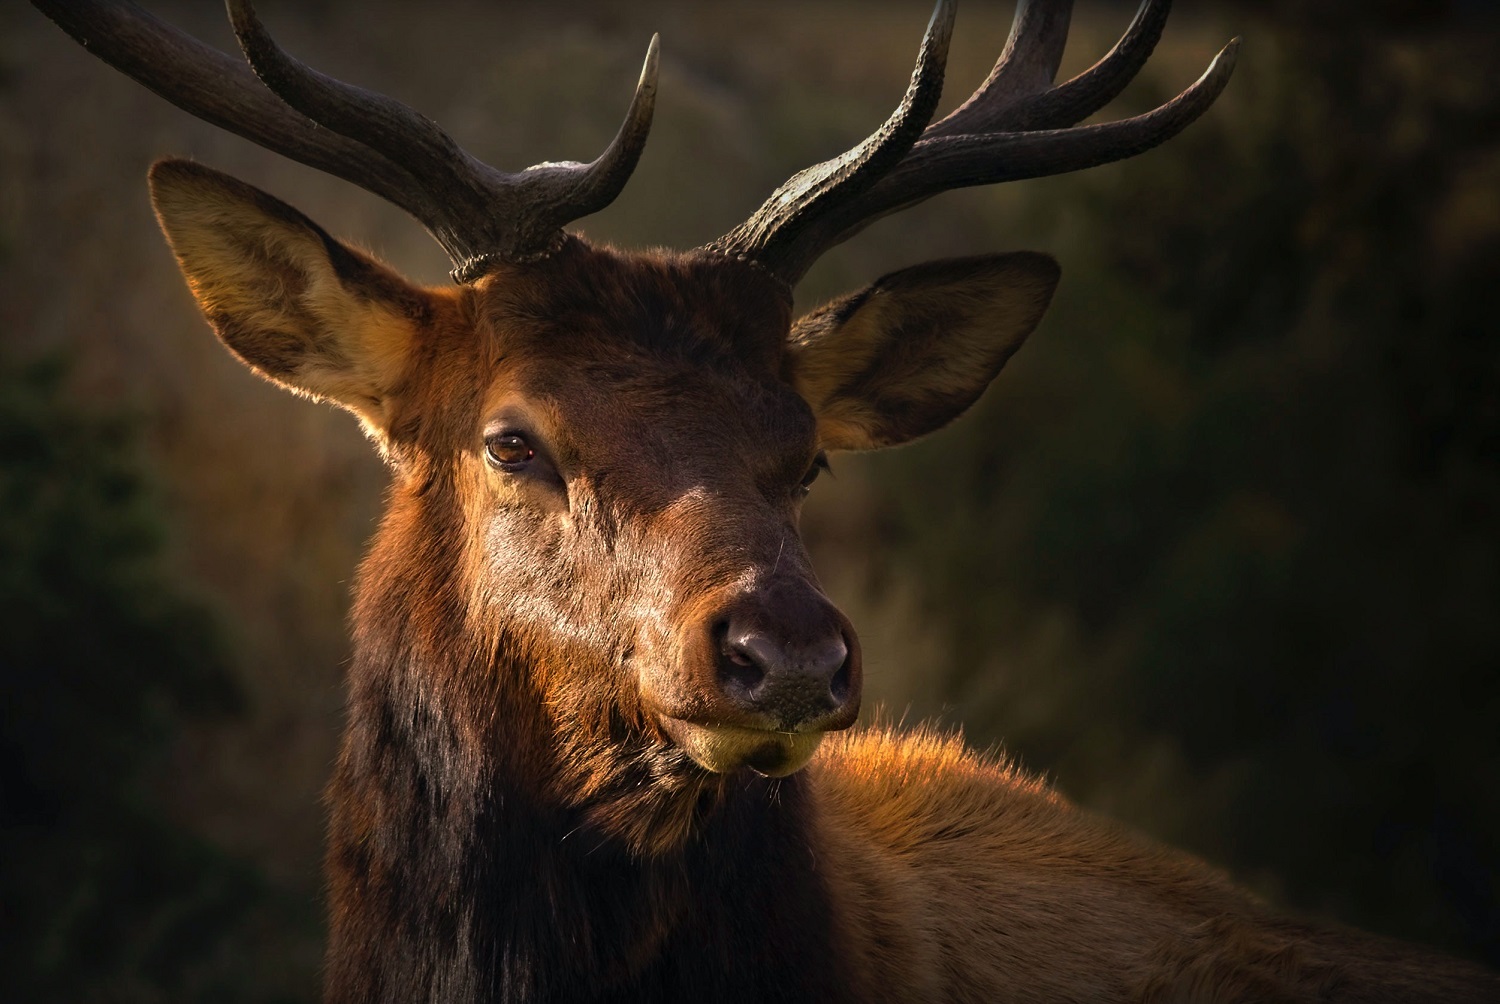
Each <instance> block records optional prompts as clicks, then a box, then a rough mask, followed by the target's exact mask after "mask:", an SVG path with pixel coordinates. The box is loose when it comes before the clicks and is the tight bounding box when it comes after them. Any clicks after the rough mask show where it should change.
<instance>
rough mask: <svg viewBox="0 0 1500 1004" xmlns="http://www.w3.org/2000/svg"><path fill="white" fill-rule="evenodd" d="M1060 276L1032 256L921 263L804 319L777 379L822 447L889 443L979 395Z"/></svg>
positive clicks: (931, 426) (940, 422)
mask: <svg viewBox="0 0 1500 1004" xmlns="http://www.w3.org/2000/svg"><path fill="white" fill-rule="evenodd" d="M1059 275H1060V272H1059V270H1058V267H1057V262H1056V261H1055V260H1053V259H1052V258H1051V257H1050V256H1049V255H1044V254H1037V253H1035V252H1031V251H1021V252H1013V253H1011V254H1000V255H985V256H983V257H977V258H954V259H950V260H946V261H934V262H927V263H925V264H922V265H917V266H915V267H914V268H908V269H903V270H902V271H900V272H892V273H891V274H890V275H887V276H885V277H883V278H881V279H879V280H878V281H876V282H875V284H874V285H872V286H870V287H868V288H866V289H864V290H861V291H860V292H858V293H853V294H850V295H849V296H845V297H843V298H841V299H838V300H835V301H833V302H832V303H829V304H825V305H824V306H822V307H819V308H818V309H817V310H815V311H813V312H812V313H810V314H807V315H806V316H804V317H802V318H801V319H800V320H798V321H797V323H796V324H794V325H793V326H792V332H791V336H790V340H789V345H788V350H787V357H786V363H785V369H784V372H783V375H784V376H785V377H786V379H787V380H788V381H789V382H790V383H791V384H792V385H793V386H794V387H795V388H796V389H797V391H798V392H799V393H800V394H801V395H802V396H803V398H804V399H806V401H807V403H808V404H809V405H811V406H812V409H813V413H814V414H816V415H817V418H818V437H819V440H820V442H821V445H822V447H823V448H824V449H826V450H869V449H875V448H876V447H881V446H894V445H895V444H897V443H904V442H906V441H907V440H910V439H915V438H916V437H917V436H921V435H925V434H926V433H929V432H932V431H934V430H936V429H940V428H942V427H943V426H945V425H947V424H948V423H949V422H951V421H952V420H953V419H955V418H957V417H958V416H959V415H961V414H963V412H964V411H965V410H967V409H968V407H969V406H970V405H971V404H973V403H974V402H975V401H977V400H978V399H979V395H980V394H982V393H984V389H985V388H986V387H988V386H989V384H990V381H991V380H993V379H995V376H996V374H998V373H999V372H1000V367H1002V366H1004V365H1005V361H1006V360H1007V359H1009V358H1010V357H1011V355H1012V354H1013V353H1014V352H1015V351H1016V349H1018V348H1020V346H1021V343H1022V342H1023V341H1025V340H1026V336H1027V335H1029V334H1031V332H1032V330H1033V329H1034V328H1036V326H1037V324H1038V323H1039V322H1040V321H1041V319H1042V315H1043V314H1044V313H1046V311H1047V305H1048V304H1049V303H1050V302H1051V300H1052V291H1053V290H1054V289H1056V288H1057V280H1058V276H1059Z"/></svg>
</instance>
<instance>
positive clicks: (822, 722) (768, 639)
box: [718, 590, 858, 732]
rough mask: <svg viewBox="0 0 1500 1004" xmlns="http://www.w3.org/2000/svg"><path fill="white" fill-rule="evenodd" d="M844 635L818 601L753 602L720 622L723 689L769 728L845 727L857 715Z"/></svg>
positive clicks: (853, 667)
mask: <svg viewBox="0 0 1500 1004" xmlns="http://www.w3.org/2000/svg"><path fill="white" fill-rule="evenodd" d="M807 592H808V593H810V592H811V591H810V590H808V591H807ZM767 599H779V600H781V601H782V602H766V600H767ZM756 600H760V602H756ZM789 601H790V602H789ZM798 601H800V602H798ZM846 631H847V628H846V626H845V623H844V620H843V617H842V616H841V615H840V614H839V613H838V612H837V611H836V610H835V609H834V608H833V607H832V605H831V604H829V603H828V601H827V600H825V599H823V598H822V597H821V596H820V595H817V594H812V595H803V596H797V597H793V596H778V597H754V598H747V602H743V603H740V604H737V605H736V606H735V607H734V608H732V609H731V610H729V611H727V612H726V616H724V617H722V618H721V619H720V620H719V622H718V633H719V638H718V642H719V666H718V684H719V690H720V692H721V693H722V694H723V696H724V698H725V699H727V701H728V702H729V703H730V704H731V705H733V706H734V707H736V708H738V709H739V710H741V711H743V712H748V713H751V714H753V715H755V716H756V717H757V718H760V719H763V720H764V721H765V723H766V727H768V728H773V729H779V730H784V731H788V732H791V731H812V730H816V729H831V728H844V727H846V726H848V725H849V724H851V723H852V722H853V720H854V714H855V712H856V711H857V710H858V708H857V706H856V702H855V701H854V700H853V698H854V697H855V696H856V695H855V693H854V689H855V674H856V673H857V670H858V666H857V655H856V654H855V653H852V652H851V651H850V643H849V641H848V636H847V634H846Z"/></svg>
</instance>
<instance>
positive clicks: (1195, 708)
mask: <svg viewBox="0 0 1500 1004" xmlns="http://www.w3.org/2000/svg"><path fill="white" fill-rule="evenodd" d="M1471 31H1472V33H1471V34H1470V35H1469V36H1468V37H1461V36H1459V34H1458V33H1456V32H1455V33H1453V34H1452V35H1451V36H1450V35H1448V34H1444V33H1442V32H1434V33H1432V34H1430V35H1428V36H1423V37H1421V38H1419V39H1417V40H1410V39H1404V38H1403V39H1399V40H1398V39H1396V38H1395V37H1394V36H1393V37H1392V38H1389V39H1387V38H1381V37H1379V36H1378V35H1374V34H1370V33H1361V32H1358V31H1355V32H1353V33H1351V32H1349V31H1348V30H1347V26H1345V28H1342V29H1340V30H1339V31H1337V32H1334V31H1329V32H1327V33H1326V34H1325V33H1324V32H1322V31H1321V30H1319V29H1318V27H1317V26H1316V25H1313V26H1311V27H1309V26H1306V25H1304V26H1301V29H1300V33H1294V32H1285V33H1283V32H1280V31H1279V30H1278V27H1277V26H1276V25H1274V24H1261V25H1258V26H1257V27H1256V29H1255V32H1254V35H1255V37H1254V39H1253V47H1252V48H1250V49H1248V50H1247V53H1248V54H1249V57H1250V58H1247V60H1246V61H1245V64H1244V65H1243V66H1242V68H1241V72H1240V74H1239V76H1238V77H1237V79H1236V81H1235V83H1234V86H1233V87H1232V88H1231V94H1230V95H1229V96H1228V97H1227V98H1226V101H1225V102H1224V103H1223V105H1222V106H1221V107H1220V108H1216V109H1215V111H1214V112H1213V113H1211V114H1210V115H1209V116H1208V117H1207V118H1206V119H1205V120H1204V121H1203V122H1202V123H1201V124H1199V125H1198V126H1196V127H1195V128H1194V129H1192V130H1189V131H1188V133H1187V134H1186V135H1184V136H1183V137H1181V138H1180V139H1178V140H1176V141H1174V143H1172V144H1169V145H1168V146H1167V147H1166V148H1164V149H1162V150H1159V151H1156V152H1153V153H1152V154H1150V155H1149V156H1148V157H1145V158H1142V159H1140V160H1139V161H1133V162H1131V163H1129V164H1127V165H1125V166H1124V167H1123V168H1122V169H1121V170H1120V171H1118V172H1116V173H1113V174H1108V173H1106V172H1101V173H1100V176H1098V177H1094V178H1081V179H1071V180H1069V181H1068V182H1066V183H1063V184H1059V185H1057V186H1055V187H1053V188H1052V189H1050V192H1051V193H1052V194H1053V195H1055V196H1056V197H1057V199H1058V200H1059V201H1063V200H1066V201H1067V202H1070V203H1074V204H1076V203H1078V202H1080V201H1082V202H1083V203H1084V205H1086V207H1087V209H1086V211H1085V215H1084V218H1083V220H1082V221H1081V222H1075V223H1074V228H1075V233H1076V234H1077V235H1078V236H1074V237H1073V238H1072V240H1073V241H1075V242H1076V246H1073V247H1067V246H1063V247H1057V242H1056V241H1054V242H1053V247H1054V248H1055V249H1056V250H1057V252H1058V257H1059V258H1060V259H1062V260H1063V262H1064V263H1065V267H1064V278H1063V286H1062V289H1061V291H1060V294H1059V298H1058V301H1057V306H1056V308H1055V310H1054V314H1053V316H1052V317H1051V319H1050V320H1049V322H1048V323H1047V324H1046V325H1045V326H1044V329H1043V331H1042V332H1041V333H1040V334H1039V335H1038V336H1037V338H1036V339H1035V340H1034V341H1035V344H1034V345H1032V346H1030V347H1028V348H1027V350H1026V351H1025V352H1023V354H1022V358H1021V359H1020V360H1018V365H1017V368H1018V371H1019V370H1020V368H1021V367H1026V369H1025V370H1024V374H1025V375H1024V378H1023V376H1021V375H1019V374H1017V375H1014V377H1013V379H1014V382H1008V379H1007V377H1002V378H1001V380H1000V385H999V389H998V390H997V391H996V392H995V394H994V395H993V396H992V397H991V398H990V399H988V400H987V402H986V404H985V406H984V408H983V411H982V413H981V414H980V415H979V416H978V417H977V418H975V419H972V420H970V421H969V422H967V423H964V424H962V425H961V426H960V427H959V428H957V429H955V430H954V431H953V432H952V433H945V434H944V436H943V437H939V438H937V439H934V440H933V441H932V442H931V443H930V444H928V445H926V446H924V447H922V448H920V449H917V450H913V451H909V452H903V453H898V454H896V455H894V456H892V457H890V458H882V459H881V460H879V461H877V466H878V467H879V469H880V471H881V474H882V477H881V478H880V479H879V480H880V481H881V482H882V483H883V484H884V485H886V486H887V488H886V493H887V498H886V502H885V513H886V515H885V519H886V520H887V522H888V524H889V527H890V530H891V540H892V541H893V542H894V543H895V545H896V546H895V548H894V550H893V551H892V552H891V553H890V554H889V555H888V556H887V557H888V565H887V566H886V568H887V574H890V575H895V574H904V572H899V571H898V570H904V569H907V568H911V567H920V568H924V569H926V571H925V572H924V573H923V574H924V584H923V586H922V590H923V591H924V593H925V594H927V595H930V596H931V604H930V608H929V610H930V614H931V616H932V617H933V618H934V619H935V623H936V624H937V625H939V626H937V627H935V628H934V629H933V630H934V632H935V633H936V634H938V635H939V636H942V637H949V638H952V639H954V642H953V646H952V656H951V659H950V660H949V661H950V663H951V666H950V668H949V670H948V676H947V678H946V690H945V692H944V693H942V694H941V695H939V697H938V698H937V700H938V701H941V702H945V703H946V705H947V706H948V707H955V706H956V712H957V713H956V715H954V717H956V718H957V719H960V720H962V721H963V722H965V723H966V725H968V727H969V730H970V733H971V735H973V736H974V737H975V738H977V739H980V740H981V741H983V740H1001V739H1003V740H1004V741H1005V742H1006V743H1007V745H1008V746H1009V747H1010V748H1011V749H1012V750H1014V751H1016V752H1018V753H1019V754H1020V755H1021V756H1022V758H1023V759H1024V760H1026V761H1027V762H1028V763H1030V764H1031V765H1032V766H1034V767H1040V768H1043V769H1047V770H1050V771H1052V772H1053V773H1054V774H1055V776H1056V777H1057V779H1058V780H1059V782H1060V784H1061V785H1062V787H1064V788H1065V789H1067V790H1069V791H1071V792H1073V793H1074V794H1075V795H1077V796H1078V797H1080V798H1081V799H1083V800H1084V801H1086V802H1090V803H1093V804H1096V805H1100V806H1102V807H1105V808H1106V809H1108V810H1109V811H1111V812H1113V813H1116V814H1119V815H1123V816H1125V817H1126V818H1130V819H1133V820H1134V821H1136V822H1137V823H1138V824H1140V825H1142V826H1144V827H1146V828H1147V829H1150V830H1153V831H1155V832H1157V833H1158V834H1159V835H1161V836H1164V837H1166V838H1168V839H1170V840H1173V841H1175V842H1179V843H1183V844H1186V845H1188V846H1190V847H1192V848H1194V849H1196V850H1198V851H1200V852H1202V853H1204V854H1206V855H1207V856H1209V857H1210V858H1211V859H1214V860H1217V861H1220V862H1223V863H1225V864H1226V865H1228V866H1230V867H1231V868H1233V869H1234V870H1236V871H1237V872H1238V873H1239V874H1240V875H1241V876H1242V877H1245V878H1249V879H1251V880H1257V878H1258V877H1259V876H1264V875H1274V876H1276V877H1277V880H1276V881H1274V882H1273V881H1270V880H1265V879H1262V880H1261V881H1262V886H1263V888H1265V889H1266V891H1267V892H1269V893H1271V894H1272V895H1274V896H1277V897H1278V898H1280V899H1283V900H1284V901H1286V902H1288V903H1289V904H1291V905H1293V906H1296V907H1300V908H1302V909H1305V910H1310V911H1316V912H1327V913H1329V914H1331V915H1334V916H1338V917H1341V918H1342V919H1344V920H1346V921H1348V922H1351V923H1357V924H1361V925H1365V926H1369V927H1372V928H1375V929H1380V930H1385V931H1388V932H1390V933H1393V934H1397V935H1402V936H1406V937H1410V938H1416V939H1422V940H1427V941H1430V942H1434V943H1439V944H1443V945H1446V946H1447V947H1449V948H1451V949H1454V950H1457V951H1461V952H1465V953H1468V954H1472V955H1476V956H1479V957H1483V958H1486V959H1488V960H1489V961H1490V962H1491V963H1492V964H1495V963H1500V874H1497V868H1500V741H1497V739H1496V736H1497V735H1500V731H1497V725H1496V723H1497V722H1500V532H1497V531H1500V404H1497V402H1500V337H1497V326H1496V321H1495V291H1496V288H1497V283H1500V213H1497V210H1496V207H1495V199H1494V194H1493V193H1494V192H1495V191H1496V190H1497V186H1500V75H1497V73H1496V64H1495V61H1494V59H1493V52H1494V49H1493V46H1494V43H1495V36H1494V34H1493V33H1489V34H1486V33H1484V32H1482V31H1473V30H1472V26H1471ZM1100 177H1104V178H1105V180H1102V181H1101V180H1100ZM1057 211H1058V206H1057V204H1056V203H1049V204H1048V205H1047V206H1045V207H1039V208H1038V210H1037V212H1038V216H1039V218H1040V217H1041V216H1043V215H1045V214H1050V213H1056V212H1057ZM937 484H942V485H947V486H952V487H951V488H950V489H948V490H946V491H944V492H943V494H942V495H940V496H936V497H935V496H934V495H933V494H932V491H933V488H932V486H933V485H937ZM932 686H934V681H930V680H924V681H918V682H915V683H913V684H912V685H911V687H912V691H913V693H914V694H915V693H920V692H921V690H922V689H925V688H929V687H932ZM898 696H905V695H904V694H903V695H898ZM941 706H943V705H941V704H936V703H935V704H932V705H928V706H926V707H924V706H923V705H921V704H920V702H918V703H917V707H916V710H918V711H924V710H927V711H930V710H934V709H936V708H938V707H941Z"/></svg>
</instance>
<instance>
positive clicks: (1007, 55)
mask: <svg viewBox="0 0 1500 1004" xmlns="http://www.w3.org/2000/svg"><path fill="white" fill-rule="evenodd" d="M1170 6H1171V4H1170V0H1143V2H1142V3H1141V6H1140V8H1139V9H1138V10H1137V12H1136V16H1135V18H1134V19H1133V20H1132V22H1131V25H1130V28H1129V29H1127V31H1126V32H1125V35H1124V36H1123V37H1122V38H1121V39H1120V40H1119V41H1118V42H1117V43H1116V44H1115V46H1114V48H1112V49H1111V50H1110V51H1109V53H1108V54H1107V55H1105V56H1104V58H1103V59H1101V60H1099V62H1097V63H1096V64H1094V66H1093V67H1091V68H1090V69H1088V70H1086V71H1085V72H1083V73H1081V74H1079V75H1078V76H1076V77H1074V78H1073V79H1072V80H1069V81H1068V82H1067V83H1065V84H1062V85H1059V86H1055V87H1054V86H1051V83H1052V80H1053V78H1054V77H1055V76H1056V73H1057V66H1058V63H1059V61H1060V59H1061V54H1062V49H1063V45H1064V42H1065V38H1066V34H1067V28H1068V22H1069V19H1070V16H1071V12H1072V2H1071V0H1058V2H1056V3H1055V4H1054V5H1052V6H1050V7H1049V6H1048V5H1047V4H1045V2H1044V0H1020V7H1019V9H1018V10H1017V12H1016V18H1015V22H1014V25H1013V27H1012V30H1011V34H1010V37H1009V40H1008V41H1007V43H1006V47H1005V51H1004V52H1003V53H1002V55H1001V57H1000V59H999V61H998V62H997V63H996V65H995V68H994V69H993V70H992V71H991V73H990V76H989V78H988V79H987V80H986V81H985V83H984V84H983V85H982V86H981V87H980V88H979V90H978V91H976V92H975V93H974V94H973V95H972V96H971V97H970V98H969V100H968V101H966V102H965V103H964V104H963V105H962V106H960V107H959V108H958V109H957V110H955V111H954V112H953V113H952V114H950V115H948V116H947V117H946V118H944V119H943V120H942V121H940V122H937V123H935V124H933V125H931V126H929V127H928V128H927V129H926V130H925V131H924V132H923V133H922V136H921V138H920V139H918V140H917V142H916V143H914V144H912V145H911V147H910V148H909V149H908V150H907V151H906V152H905V154H904V155H903V156H902V157H901V158H900V160H899V162H897V163H896V164H895V165H894V166H892V167H891V168H890V169H889V170H887V171H885V172H884V173H883V174H881V175H880V176H879V177H878V178H876V179H875V180H873V181H872V182H870V183H869V184H867V185H862V186H860V188H859V189H858V190H842V191H839V192H838V197H837V198H831V199H829V200H827V202H826V204H825V205H824V206H822V207H821V209H820V212H819V213H818V214H817V215H816V216H812V217H809V218H807V219H805V220H802V221H799V222H798V224H797V225H795V226H785V224H784V223H780V224H779V225H781V226H783V227H784V229H782V230H776V229H774V227H770V226H766V224H768V223H769V224H777V223H778V220H777V219H776V217H774V215H773V214H772V213H770V212H769V207H771V206H772V205H773V204H774V203H775V202H776V200H777V197H778V196H779V195H780V194H781V192H782V191H783V190H785V189H787V188H788V187H790V186H791V185H792V182H788V183H787V185H784V186H782V189H778V190H777V195H773V196H772V198H771V200H770V201H769V202H767V203H766V205H765V206H762V207H761V209H760V210H758V211H757V214H756V216H755V217H752V219H751V224H756V223H757V222H760V223H761V224H762V229H761V230H760V231H758V232H755V233H754V234H752V235H750V236H752V237H753V238H754V239H753V240H749V239H746V231H747V227H749V226H750V224H746V225H742V226H741V227H739V228H736V230H734V231H731V233H730V235H729V238H723V239H721V240H720V241H718V242H715V243H714V244H710V245H708V247H709V249H710V250H724V245H725V243H726V241H728V240H729V239H730V238H735V239H737V240H738V241H740V243H739V244H738V250H739V252H740V254H741V255H742V256H743V257H746V258H750V259H752V260H754V261H756V262H758V263H760V264H761V265H763V266H765V267H766V268H768V269H770V270H771V272H772V273H773V274H775V275H777V276H778V277H779V278H781V279H782V280H783V281H785V282H787V283H789V284H790V283H795V282H796V281H797V280H798V279H800V278H801V277H802V275H803V274H804V273H805V272H806V271H807V269H808V267H810V266H811V265H812V263H813V262H814V261H815V260H816V259H817V257H818V256H819V255H820V254H822V253H823V252H824V251H826V250H827V249H828V248H830V247H832V246H834V245H835V244H838V243H839V242H841V241H844V240H847V239H848V238H850V237H852V236H853V235H854V234H856V233H858V232H859V231H860V230H862V229H864V228H865V227H866V226H868V225H869V224H870V223H872V222H874V221H875V220H877V219H879V218H880V217H882V216H886V215H888V214H890V213H893V212H895V211H897V210H900V209H904V208H907V207H908V206H912V205H915V204H916V203H918V202H921V201H922V200H923V199H926V198H929V197H931V196H933V195H936V194H938V193H939V192H943V191H947V190H949V189H953V188H966V187H969V186H973V185H992V184H998V183H1000V182H1005V181H1019V180H1022V179H1025V178H1038V177H1042V176H1044V175H1049V174H1063V173H1066V172H1069V171H1078V170H1083V169H1085V168H1089V167H1095V166H1098V165H1100V164H1107V163H1110V162H1112V161H1116V160H1124V159H1126V158H1128V157H1133V156H1135V155H1137V154H1140V153H1144V152H1145V151H1147V150H1149V149H1151V148H1152V147H1154V146H1157V145H1158V144H1160V143H1163V142H1165V141H1167V140H1168V139H1171V138H1172V137H1173V136H1175V135H1177V134H1178V133H1179V132H1181V131H1182V130H1183V129H1185V128H1187V126H1188V125H1189V124H1191V123H1192V122H1193V121H1195V120H1196V119H1197V118H1198V117H1199V116H1200V115H1202V114H1203V113H1204V112H1205V111H1207V110H1208V108H1209V106H1210V105H1212V104H1213V103H1214V101H1215V100H1216V99H1217V98H1218V96H1219V94H1220V93H1222V92H1223V90H1224V87H1225V86H1226V85H1227V84H1228V83H1229V77H1230V75H1231V73H1232V72H1233V70H1234V62H1235V55H1236V53H1237V52H1238V49H1239V39H1235V40H1233V41H1232V42H1230V43H1229V45H1227V46H1225V47H1224V49H1223V50H1222V51H1221V52H1220V53H1219V54H1218V55H1217V56H1215V57H1214V60H1213V62H1212V63H1210V64H1209V67H1208V69H1207V70H1206V71H1205V72H1204V74H1203V76H1202V77H1200V78H1199V79H1198V80H1197V81H1196V82H1195V83H1193V84H1192V85H1191V86H1190V87H1188V88H1187V89H1186V90H1184V91H1183V92H1182V93H1181V94H1179V95H1177V97H1175V98H1173V99H1172V100H1171V101H1168V102H1167V103H1166V104H1163V105H1161V106H1160V107H1158V108H1156V109H1154V110H1153V111H1150V112H1147V113H1146V114H1144V115H1137V116H1135V117H1133V118H1128V119H1123V120H1121V121H1118V122H1110V123H1105V124H1101V125H1090V126H1078V125H1075V123H1077V122H1078V121H1080V120H1082V119H1084V118H1086V117H1088V116H1089V115H1091V114H1093V112H1095V111H1097V110H1098V109H1099V108H1100V107H1101V106H1103V105H1104V104H1105V103H1107V102H1108V101H1109V100H1110V99H1111V98H1113V97H1114V96H1115V95H1117V94H1118V93H1119V92H1120V91H1121V90H1122V89H1123V88H1124V87H1125V85H1126V84H1127V83H1129V82H1130V80H1131V79H1132V78H1133V77H1134V76H1135V75H1136V73H1137V72H1138V71H1139V70H1140V68H1141V67H1142V66H1143V65H1144V64H1145V62H1146V60H1147V58H1148V57H1149V56H1150V54H1151V51H1152V49H1153V48H1154V47H1155V45H1156V42H1157V39H1158V38H1160V36H1161V31H1162V26H1163V24H1164V23H1165V22H1166V17H1167V13H1168V10H1169V8H1170ZM1063 127H1067V128H1063ZM815 170H816V169H815ZM795 180H796V178H794V179H793V181H795Z"/></svg>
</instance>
